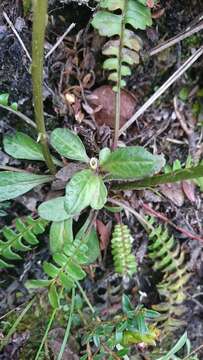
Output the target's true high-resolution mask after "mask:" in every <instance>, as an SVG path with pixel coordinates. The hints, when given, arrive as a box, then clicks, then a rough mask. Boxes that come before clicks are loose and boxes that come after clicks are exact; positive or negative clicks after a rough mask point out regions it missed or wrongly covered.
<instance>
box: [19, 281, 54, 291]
mask: <svg viewBox="0 0 203 360" xmlns="http://www.w3.org/2000/svg"><path fill="white" fill-rule="evenodd" d="M50 284H51V280H44V279H39V280H28V281H26V283H25V286H26V288H27V289H39V288H42V289H43V288H46V287H48V286H49V285H50Z"/></svg>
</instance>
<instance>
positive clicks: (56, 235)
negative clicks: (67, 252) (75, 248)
mask: <svg viewBox="0 0 203 360" xmlns="http://www.w3.org/2000/svg"><path fill="white" fill-rule="evenodd" d="M72 227H73V221H72V219H68V220H63V221H58V222H55V221H54V222H53V223H52V224H51V227H50V233H49V247H50V250H51V253H52V254H54V253H56V252H60V253H61V252H62V251H63V249H64V246H67V245H68V244H70V243H72V242H73V229H72Z"/></svg>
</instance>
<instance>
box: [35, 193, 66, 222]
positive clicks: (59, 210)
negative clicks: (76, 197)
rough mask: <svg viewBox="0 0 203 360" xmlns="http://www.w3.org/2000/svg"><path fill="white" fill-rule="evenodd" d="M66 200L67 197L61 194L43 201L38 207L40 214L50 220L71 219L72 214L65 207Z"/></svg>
mask: <svg viewBox="0 0 203 360" xmlns="http://www.w3.org/2000/svg"><path fill="white" fill-rule="evenodd" d="M64 200H65V197H64V196H60V197H57V198H55V199H51V200H48V201H45V202H43V203H42V204H41V205H40V206H39V207H38V213H39V216H41V217H42V219H45V220H48V221H64V220H67V219H69V218H70V215H69V214H68V213H67V212H66V210H65V208H64Z"/></svg>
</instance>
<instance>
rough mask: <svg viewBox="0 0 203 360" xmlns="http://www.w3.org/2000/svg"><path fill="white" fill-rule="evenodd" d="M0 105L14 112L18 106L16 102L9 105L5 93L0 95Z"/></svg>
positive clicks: (7, 96)
mask: <svg viewBox="0 0 203 360" xmlns="http://www.w3.org/2000/svg"><path fill="white" fill-rule="evenodd" d="M0 105H3V106H6V107H11V109H13V110H15V111H16V110H17V109H18V104H17V103H16V102H13V103H11V104H9V94H7V93H5V94H0Z"/></svg>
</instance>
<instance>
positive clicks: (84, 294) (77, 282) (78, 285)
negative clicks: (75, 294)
mask: <svg viewBox="0 0 203 360" xmlns="http://www.w3.org/2000/svg"><path fill="white" fill-rule="evenodd" d="M76 285H77V287H78V289H79V290H80V292H81V294H82V296H83V299H84V300H85V302H86V303H87V305H88V307H89V308H90V310H91V312H92V314H93V315H95V310H94V308H93V306H92V304H91V302H90V301H89V299H88V297H87V295H86V293H85V291H84V290H83V288H82V286H81V285H80V283H79V281H76Z"/></svg>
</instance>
